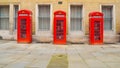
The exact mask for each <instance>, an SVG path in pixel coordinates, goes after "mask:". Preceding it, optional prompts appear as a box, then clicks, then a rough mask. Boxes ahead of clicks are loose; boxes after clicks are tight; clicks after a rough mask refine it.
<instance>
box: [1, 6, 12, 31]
mask: <svg viewBox="0 0 120 68" xmlns="http://www.w3.org/2000/svg"><path fill="white" fill-rule="evenodd" d="M0 6H6V7H8V17H5V18H8V27H7V29H6V28H5V29H1V27H0V31H2V30H9V27H10V24H9V23H10V5H0Z"/></svg>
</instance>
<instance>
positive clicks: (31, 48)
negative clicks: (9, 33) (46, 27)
mask: <svg viewBox="0 0 120 68" xmlns="http://www.w3.org/2000/svg"><path fill="white" fill-rule="evenodd" d="M55 54H63V55H67V61H68V66H67V67H68V68H120V44H104V45H94V46H91V45H89V44H68V45H54V44H52V43H32V44H18V43H17V42H16V41H0V68H47V66H48V64H49V62H50V60H51V58H52V56H53V55H55ZM55 68H57V67H55Z"/></svg>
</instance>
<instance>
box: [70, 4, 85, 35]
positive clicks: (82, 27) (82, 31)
mask: <svg viewBox="0 0 120 68" xmlns="http://www.w3.org/2000/svg"><path fill="white" fill-rule="evenodd" d="M71 5H80V6H82V26H81V30H79V31H73V30H71V20H70V19H71V15H70V13H71ZM68 17H69V18H68V19H69V20H68V24H69V25H68V33H69V34H71V33H72V34H73V33H75V34H85V32H84V31H85V29H84V28H85V27H84V25H85V23H84V20H85V18H84V5H83V4H81V3H70V4H69V15H68Z"/></svg>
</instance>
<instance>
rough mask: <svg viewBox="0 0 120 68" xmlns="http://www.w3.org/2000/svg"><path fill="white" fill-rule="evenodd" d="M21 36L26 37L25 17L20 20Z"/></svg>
mask: <svg viewBox="0 0 120 68" xmlns="http://www.w3.org/2000/svg"><path fill="white" fill-rule="evenodd" d="M20 30H21V33H20V35H21V38H26V19H21V21H20Z"/></svg>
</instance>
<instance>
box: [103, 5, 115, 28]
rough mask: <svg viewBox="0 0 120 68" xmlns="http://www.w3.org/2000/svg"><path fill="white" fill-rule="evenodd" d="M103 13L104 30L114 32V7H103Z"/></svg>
mask: <svg viewBox="0 0 120 68" xmlns="http://www.w3.org/2000/svg"><path fill="white" fill-rule="evenodd" d="M102 12H103V14H104V29H105V30H112V23H113V6H102Z"/></svg>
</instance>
